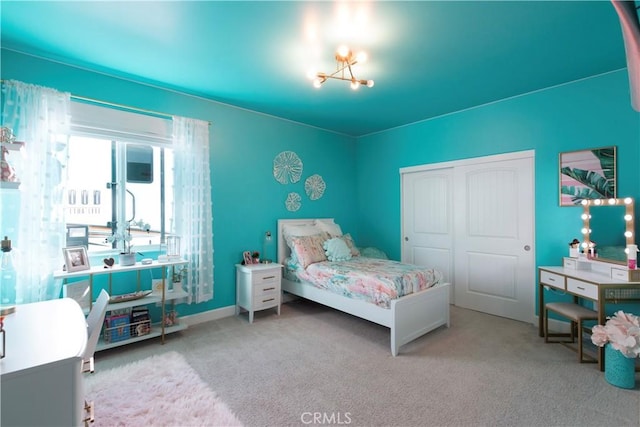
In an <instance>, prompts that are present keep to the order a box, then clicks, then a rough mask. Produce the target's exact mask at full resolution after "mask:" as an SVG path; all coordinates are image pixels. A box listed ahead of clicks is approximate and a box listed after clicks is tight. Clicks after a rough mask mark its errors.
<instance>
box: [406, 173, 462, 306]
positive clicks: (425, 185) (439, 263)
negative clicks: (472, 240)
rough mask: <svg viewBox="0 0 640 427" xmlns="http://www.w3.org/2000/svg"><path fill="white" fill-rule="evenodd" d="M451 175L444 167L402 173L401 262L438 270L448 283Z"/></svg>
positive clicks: (451, 217) (450, 238)
mask: <svg viewBox="0 0 640 427" xmlns="http://www.w3.org/2000/svg"><path fill="white" fill-rule="evenodd" d="M452 172H453V169H452V168H443V169H437V170H429V171H421V172H416V173H405V174H402V224H403V234H402V236H403V242H402V261H403V262H407V263H410V264H416V265H421V266H426V267H433V268H437V269H439V270H440V271H442V272H443V273H444V278H445V280H446V281H447V282H449V283H452V282H453V245H452V241H453V215H452V210H451V204H452V194H453V193H452V188H453V182H452V180H453V173H452ZM452 297H453V294H452Z"/></svg>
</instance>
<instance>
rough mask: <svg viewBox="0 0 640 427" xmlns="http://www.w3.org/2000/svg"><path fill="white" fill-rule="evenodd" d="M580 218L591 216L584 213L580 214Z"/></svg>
mask: <svg viewBox="0 0 640 427" xmlns="http://www.w3.org/2000/svg"><path fill="white" fill-rule="evenodd" d="M580 218H582V219H583V220H585V219H587V218H589V215H587V214H585V213H583V214H582V215H580Z"/></svg>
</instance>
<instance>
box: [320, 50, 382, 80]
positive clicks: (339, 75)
mask: <svg viewBox="0 0 640 427" xmlns="http://www.w3.org/2000/svg"><path fill="white" fill-rule="evenodd" d="M335 59H336V71H334V72H333V73H331V74H327V73H315V75H312V76H310V77H311V78H312V80H313V87H315V88H320V87H321V86H322V84H323V83H324V82H326V81H327V80H328V79H334V80H344V81H348V82H350V86H351V89H353V90H356V89H358V88H359V87H360V86H361V85H364V86H367V87H373V85H374V84H375V83H374V81H373V80H365V79H358V78H356V77H355V76H354V74H353V69H352V67H353V66H354V65H356V64H357V63H362V62H365V61H366V60H367V54H366V53H365V52H359V53H358V54H357V55H354V54H353V52H352V51H351V50H349V48H348V47H347V46H340V47H339V48H338V49H337V50H336V53H335Z"/></svg>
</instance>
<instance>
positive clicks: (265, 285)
mask: <svg viewBox="0 0 640 427" xmlns="http://www.w3.org/2000/svg"><path fill="white" fill-rule="evenodd" d="M281 284H282V265H280V264H251V265H242V264H236V291H237V294H236V315H237V314H240V310H241V309H245V310H247V311H248V312H249V323H253V313H254V312H255V311H259V310H266V309H268V308H274V307H275V308H277V311H278V315H280V304H281V301H282V288H281Z"/></svg>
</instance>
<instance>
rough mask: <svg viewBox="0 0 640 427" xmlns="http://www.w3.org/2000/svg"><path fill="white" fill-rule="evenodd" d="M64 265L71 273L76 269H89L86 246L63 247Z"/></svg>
mask: <svg viewBox="0 0 640 427" xmlns="http://www.w3.org/2000/svg"><path fill="white" fill-rule="evenodd" d="M62 254H63V255H64V265H65V267H66V270H67V271H68V272H69V273H72V272H74V271H82V270H89V268H91V267H90V265H89V257H88V256H87V248H85V247H84V246H71V247H68V248H63V249H62Z"/></svg>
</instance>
